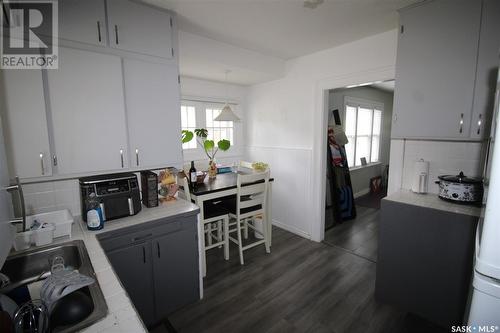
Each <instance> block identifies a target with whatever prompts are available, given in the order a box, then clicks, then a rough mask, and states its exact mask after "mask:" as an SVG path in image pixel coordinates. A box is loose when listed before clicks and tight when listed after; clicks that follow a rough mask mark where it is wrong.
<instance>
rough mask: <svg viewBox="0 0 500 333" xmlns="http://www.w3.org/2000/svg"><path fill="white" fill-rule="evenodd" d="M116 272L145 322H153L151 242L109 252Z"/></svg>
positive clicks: (108, 254)
mask: <svg viewBox="0 0 500 333" xmlns="http://www.w3.org/2000/svg"><path fill="white" fill-rule="evenodd" d="M107 256H108V258H109V261H110V262H111V264H112V265H113V268H114V270H115V272H116V274H117V275H118V276H119V277H120V281H121V283H122V284H123V286H124V287H125V289H126V290H127V292H128V294H129V296H130V298H131V299H132V301H133V302H134V306H135V307H136V309H137V311H139V315H140V316H141V318H142V320H143V321H144V322H145V323H153V322H154V321H155V317H154V304H153V302H151V295H153V293H154V289H153V284H151V283H150V282H148V281H151V280H152V278H153V261H152V260H151V242H145V243H140V244H136V245H131V246H127V247H124V248H121V249H117V250H114V251H110V252H108V253H107Z"/></svg>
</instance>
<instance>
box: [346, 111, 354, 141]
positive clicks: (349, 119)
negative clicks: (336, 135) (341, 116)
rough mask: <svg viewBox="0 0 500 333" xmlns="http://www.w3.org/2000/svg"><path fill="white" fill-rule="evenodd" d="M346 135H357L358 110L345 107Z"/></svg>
mask: <svg viewBox="0 0 500 333" xmlns="http://www.w3.org/2000/svg"><path fill="white" fill-rule="evenodd" d="M345 112H346V114H345V134H346V135H347V136H349V135H354V134H355V133H356V108H355V107H352V106H349V105H346V107H345Z"/></svg>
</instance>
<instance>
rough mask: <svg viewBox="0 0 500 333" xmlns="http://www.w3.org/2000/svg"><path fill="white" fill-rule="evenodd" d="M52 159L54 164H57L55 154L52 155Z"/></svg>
mask: <svg viewBox="0 0 500 333" xmlns="http://www.w3.org/2000/svg"><path fill="white" fill-rule="evenodd" d="M52 161H53V162H54V166H57V156H56V155H52Z"/></svg>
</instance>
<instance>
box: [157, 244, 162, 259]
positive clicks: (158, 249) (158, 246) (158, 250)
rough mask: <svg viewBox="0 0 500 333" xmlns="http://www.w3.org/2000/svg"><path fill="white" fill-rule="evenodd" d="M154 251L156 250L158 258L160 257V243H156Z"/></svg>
mask: <svg viewBox="0 0 500 333" xmlns="http://www.w3.org/2000/svg"><path fill="white" fill-rule="evenodd" d="M156 251H157V252H158V258H160V257H161V254H160V243H158V242H157V243H156Z"/></svg>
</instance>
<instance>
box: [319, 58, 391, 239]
mask: <svg viewBox="0 0 500 333" xmlns="http://www.w3.org/2000/svg"><path fill="white" fill-rule="evenodd" d="M395 77H396V66H395V65H393V66H386V67H380V68H375V69H371V70H367V71H362V72H358V73H351V74H349V75H342V76H335V77H329V78H324V79H321V80H318V81H317V82H316V87H315V89H314V90H315V96H314V100H315V105H314V110H315V112H314V119H313V133H315V134H314V142H313V168H312V169H313V170H316V171H317V172H313V173H312V174H311V178H312V182H311V183H312V185H313V186H312V188H311V191H312V193H311V198H312V200H311V203H312V207H311V210H312V216H313V219H312V225H311V240H313V241H316V242H321V241H322V240H323V239H324V238H325V196H326V182H325V175H326V154H325V151H326V138H327V130H328V129H327V122H328V102H329V91H330V90H331V89H337V88H345V87H346V86H349V85H355V84H362V83H366V82H376V81H386V80H394V78H395Z"/></svg>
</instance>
